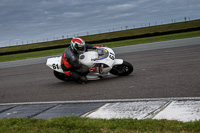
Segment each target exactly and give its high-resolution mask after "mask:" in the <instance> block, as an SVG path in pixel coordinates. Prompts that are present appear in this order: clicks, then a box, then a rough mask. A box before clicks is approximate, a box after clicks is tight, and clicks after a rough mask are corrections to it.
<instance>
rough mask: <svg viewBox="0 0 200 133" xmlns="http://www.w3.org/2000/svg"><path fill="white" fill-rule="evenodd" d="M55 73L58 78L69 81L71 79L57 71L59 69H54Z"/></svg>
mask: <svg viewBox="0 0 200 133" xmlns="http://www.w3.org/2000/svg"><path fill="white" fill-rule="evenodd" d="M53 73H54V76H55V77H56V78H57V79H60V80H62V81H66V82H67V81H69V80H71V79H70V78H69V77H68V76H66V75H65V74H64V73H60V72H57V71H55V70H54V71H53Z"/></svg>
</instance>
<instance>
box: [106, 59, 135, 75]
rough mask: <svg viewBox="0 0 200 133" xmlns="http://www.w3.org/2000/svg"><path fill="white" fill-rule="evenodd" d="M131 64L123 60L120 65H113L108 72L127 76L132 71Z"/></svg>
mask: <svg viewBox="0 0 200 133" xmlns="http://www.w3.org/2000/svg"><path fill="white" fill-rule="evenodd" d="M133 70H134V68H133V65H132V64H131V63H129V62H127V61H123V63H122V64H121V65H115V66H113V68H112V69H111V70H110V73H111V74H113V75H118V76H127V75H129V74H131V73H132V72H133Z"/></svg>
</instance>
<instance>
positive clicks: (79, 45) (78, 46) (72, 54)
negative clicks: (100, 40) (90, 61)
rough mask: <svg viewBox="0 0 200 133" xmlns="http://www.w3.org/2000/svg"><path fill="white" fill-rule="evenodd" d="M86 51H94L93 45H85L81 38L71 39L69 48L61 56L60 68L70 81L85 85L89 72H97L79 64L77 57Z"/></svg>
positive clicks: (95, 69)
mask: <svg viewBox="0 0 200 133" xmlns="http://www.w3.org/2000/svg"><path fill="white" fill-rule="evenodd" d="M87 49H96V48H95V47H94V46H93V45H90V44H86V43H85V41H84V40H83V39H81V38H72V40H71V44H70V46H69V47H68V48H67V49H66V50H65V51H64V53H63V55H62V61H61V67H62V70H63V72H64V73H65V75H67V76H69V77H70V78H71V79H73V80H75V81H77V82H79V83H81V84H86V83H87V78H86V75H87V74H88V73H89V71H98V69H97V68H89V67H88V66H86V65H83V64H81V63H80V62H79V55H80V54H82V53H83V52H85V51H87Z"/></svg>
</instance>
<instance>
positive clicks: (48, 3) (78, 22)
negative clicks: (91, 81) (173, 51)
mask: <svg viewBox="0 0 200 133" xmlns="http://www.w3.org/2000/svg"><path fill="white" fill-rule="evenodd" d="M184 17H187V18H188V17H190V19H191V20H194V19H200V1H199V0H0V47H4V46H9V45H16V44H18V45H21V44H22V42H23V44H27V43H32V42H40V41H47V40H54V39H61V38H62V36H64V37H65V38H66V37H67V36H68V37H72V36H77V34H78V36H81V35H86V34H88V33H89V34H97V33H100V32H101V33H102V32H108V31H109V30H110V31H112V30H113V28H115V29H114V30H121V29H125V26H128V28H133V27H135V28H139V27H141V26H145V25H146V26H147V25H149V23H150V24H151V25H155V23H157V24H161V23H162V24H166V23H171V22H172V20H173V21H174V20H175V21H176V22H180V21H184Z"/></svg>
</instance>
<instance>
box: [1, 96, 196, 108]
mask: <svg viewBox="0 0 200 133" xmlns="http://www.w3.org/2000/svg"><path fill="white" fill-rule="evenodd" d="M191 100H193V101H196V100H200V97H169V98H141V99H140V98H138V99H105V100H76V101H48V102H20V103H0V106H8V105H33V104H78V103H115V102H139V101H191Z"/></svg>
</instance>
